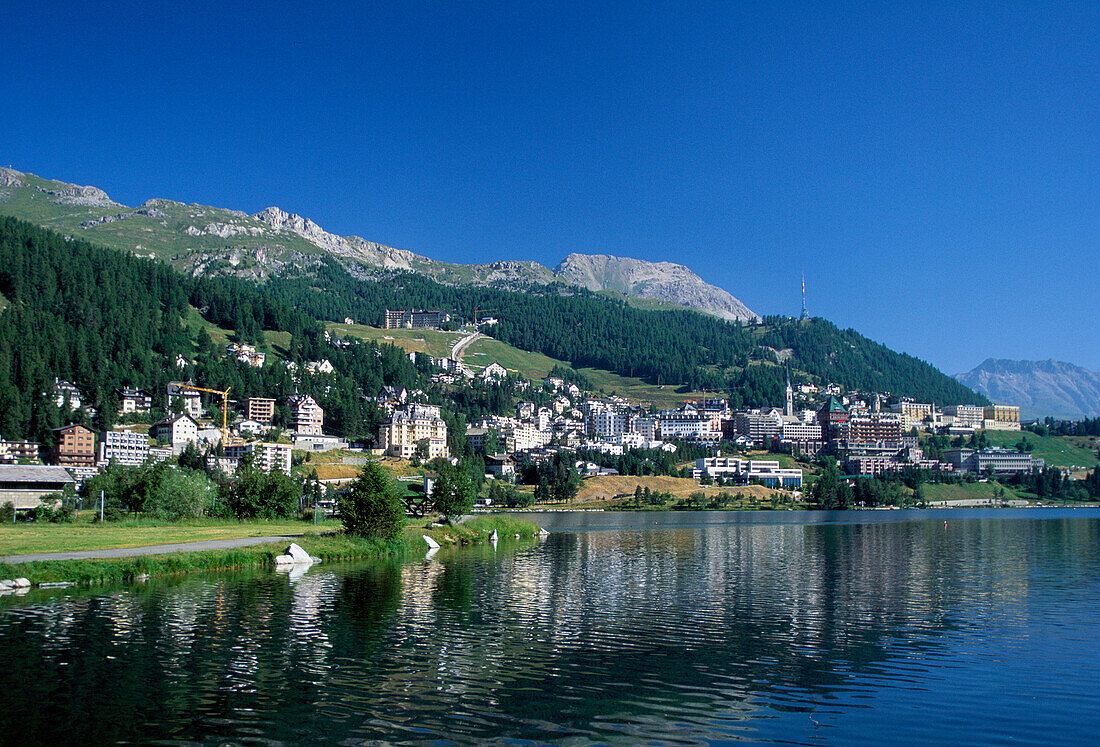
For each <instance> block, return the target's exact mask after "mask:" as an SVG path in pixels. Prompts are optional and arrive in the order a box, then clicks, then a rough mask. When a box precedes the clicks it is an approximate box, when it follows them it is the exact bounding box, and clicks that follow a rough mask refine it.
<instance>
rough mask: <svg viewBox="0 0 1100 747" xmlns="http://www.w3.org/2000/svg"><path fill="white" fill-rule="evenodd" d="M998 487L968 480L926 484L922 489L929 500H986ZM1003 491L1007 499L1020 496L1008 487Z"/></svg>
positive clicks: (992, 495)
mask: <svg viewBox="0 0 1100 747" xmlns="http://www.w3.org/2000/svg"><path fill="white" fill-rule="evenodd" d="M999 487H1001V486H1000V485H995V484H993V483H989V482H973V483H970V482H968V483H962V484H960V485H931V484H926V485H925V486H924V487H923V488H922V489H923V490H924V495H925V498H926V499H927V500H929V501H960V500H982V501H988V500H992V499H994V498H995V497H996V496H995V493H996V491H997V489H998V488H999ZM1004 491H1005V498H1007V499H1008V500H1015V499H1018V498H1020V497H1021V496H1020V495H1017V494H1016V493H1015V492H1014V491H1013V490H1012V488H1010V487H1006V488H1004Z"/></svg>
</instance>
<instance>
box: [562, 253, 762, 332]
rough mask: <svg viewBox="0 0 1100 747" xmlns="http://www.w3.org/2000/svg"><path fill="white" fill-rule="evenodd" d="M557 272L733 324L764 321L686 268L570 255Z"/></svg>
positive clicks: (590, 284)
mask: <svg viewBox="0 0 1100 747" xmlns="http://www.w3.org/2000/svg"><path fill="white" fill-rule="evenodd" d="M555 272H556V273H557V274H558V275H560V276H561V277H563V278H564V279H565V280H568V281H569V282H572V283H576V284H577V285H580V286H583V287H585V288H588V289H589V290H593V291H599V290H614V291H619V292H620V293H623V294H625V295H628V296H636V297H638V298H652V299H654V300H657V301H665V302H668V303H675V304H680V305H681V306H688V307H690V308H693V309H698V310H699V311H703V312H705V313H708V314H712V315H714V316H717V317H720V318H722V319H727V320H729V321H755V320H757V319H759V318H760V317H759V316H758V315H757V314H756V313H755V312H753V311H751V310H750V309H749V308H748V307H747V306H745V304H743V303H741V302H740V301H739V300H737V299H736V298H734V297H733V296H732V295H731V294H730V293H728V292H726V291H724V290H722V289H721V288H719V287H717V286H714V285H710V284H709V283H707V282H705V281H704V280H703V279H702V278H701V277H699V276H698V275H696V274H695V273H694V272H692V271H691V270H689V269H688V268H687V267H685V266H684V265H678V264H675V263H672V262H646V261H643V260H640V259H631V258H629V257H613V256H611V255H609V254H570V255H569V256H568V257H566V258H565V259H563V260H562V261H561V264H559V265H558V266H557V268H556V269H555Z"/></svg>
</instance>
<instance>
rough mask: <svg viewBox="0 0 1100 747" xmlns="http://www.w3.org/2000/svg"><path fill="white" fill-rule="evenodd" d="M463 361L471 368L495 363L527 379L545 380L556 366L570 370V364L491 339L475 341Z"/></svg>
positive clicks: (484, 338) (485, 338) (467, 349)
mask: <svg viewBox="0 0 1100 747" xmlns="http://www.w3.org/2000/svg"><path fill="white" fill-rule="evenodd" d="M462 361H463V362H464V363H465V364H466V365H468V366H470V367H471V368H484V367H485V366H488V365H489V364H490V363H493V362H494V361H495V362H496V363H499V364H500V365H502V366H504V367H505V368H506V369H508V370H509V371H511V372H513V373H517V374H519V375H520V376H522V377H523V378H525V379H529V380H532V381H539V380H541V379H545V378H546V375H547V374H548V373H550V369H552V368H553V367H554V366H562V367H564V368H569V364H568V363H565V362H563V361H559V360H557V359H556V358H550V357H549V356H545V355H543V354H542V353H529V352H527V351H526V350H520V349H519V348H514V347H512V346H511V345H508V344H506V343H503V342H501V341H500V340H496V339H493V338H491V337H483V338H481V339H479V340H475V341H474V342H472V343H471V344H470V346H469V347H468V348H466V353H465V355H464V356H463V358H462Z"/></svg>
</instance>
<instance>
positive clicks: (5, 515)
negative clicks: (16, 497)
mask: <svg viewBox="0 0 1100 747" xmlns="http://www.w3.org/2000/svg"><path fill="white" fill-rule="evenodd" d="M14 521H15V504H14V503H12V502H11V501H7V502H6V503H5V504H4V505H3V506H0V523H3V524H11V523H13V522H14Z"/></svg>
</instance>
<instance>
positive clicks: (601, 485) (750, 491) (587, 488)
mask: <svg viewBox="0 0 1100 747" xmlns="http://www.w3.org/2000/svg"><path fill="white" fill-rule="evenodd" d="M638 485H641V486H642V487H643V488H646V487H648V488H649V489H650V490H654V491H660V492H662V493H672V497H673V498H676V499H682V498H687V497H688V496H689V495H690V494H692V493H695V492H698V491H703V492H705V493H706V494H707V495H714V494H716V493H721V492H723V491H725V492H727V493H732V494H734V495H736V494H737V493H739V492H740V493H743V494H744V495H746V496H750V495H753V496H757V497H758V498H767V497H770V496H771V495H772V494H773V493H777V492H779V491H775V490H772V489H770V488H765V487H763V486H762V485H744V486H741V487H723V488H718V487H713V486H711V487H705V486H701V485H699V484H698V483H697V482H695V481H694V480H692V479H691V478H688V477H665V476H645V477H636V476H633V475H621V476H607V477H587V478H585V479H583V480H582V481H581V486H580V489H579V490H578V491H577V502H578V503H583V502H587V501H602V500H606V499H608V498H614V497H615V496H616V495H625V494H627V493H633V492H634V489H635V488H636V487H637V486H638Z"/></svg>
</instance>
